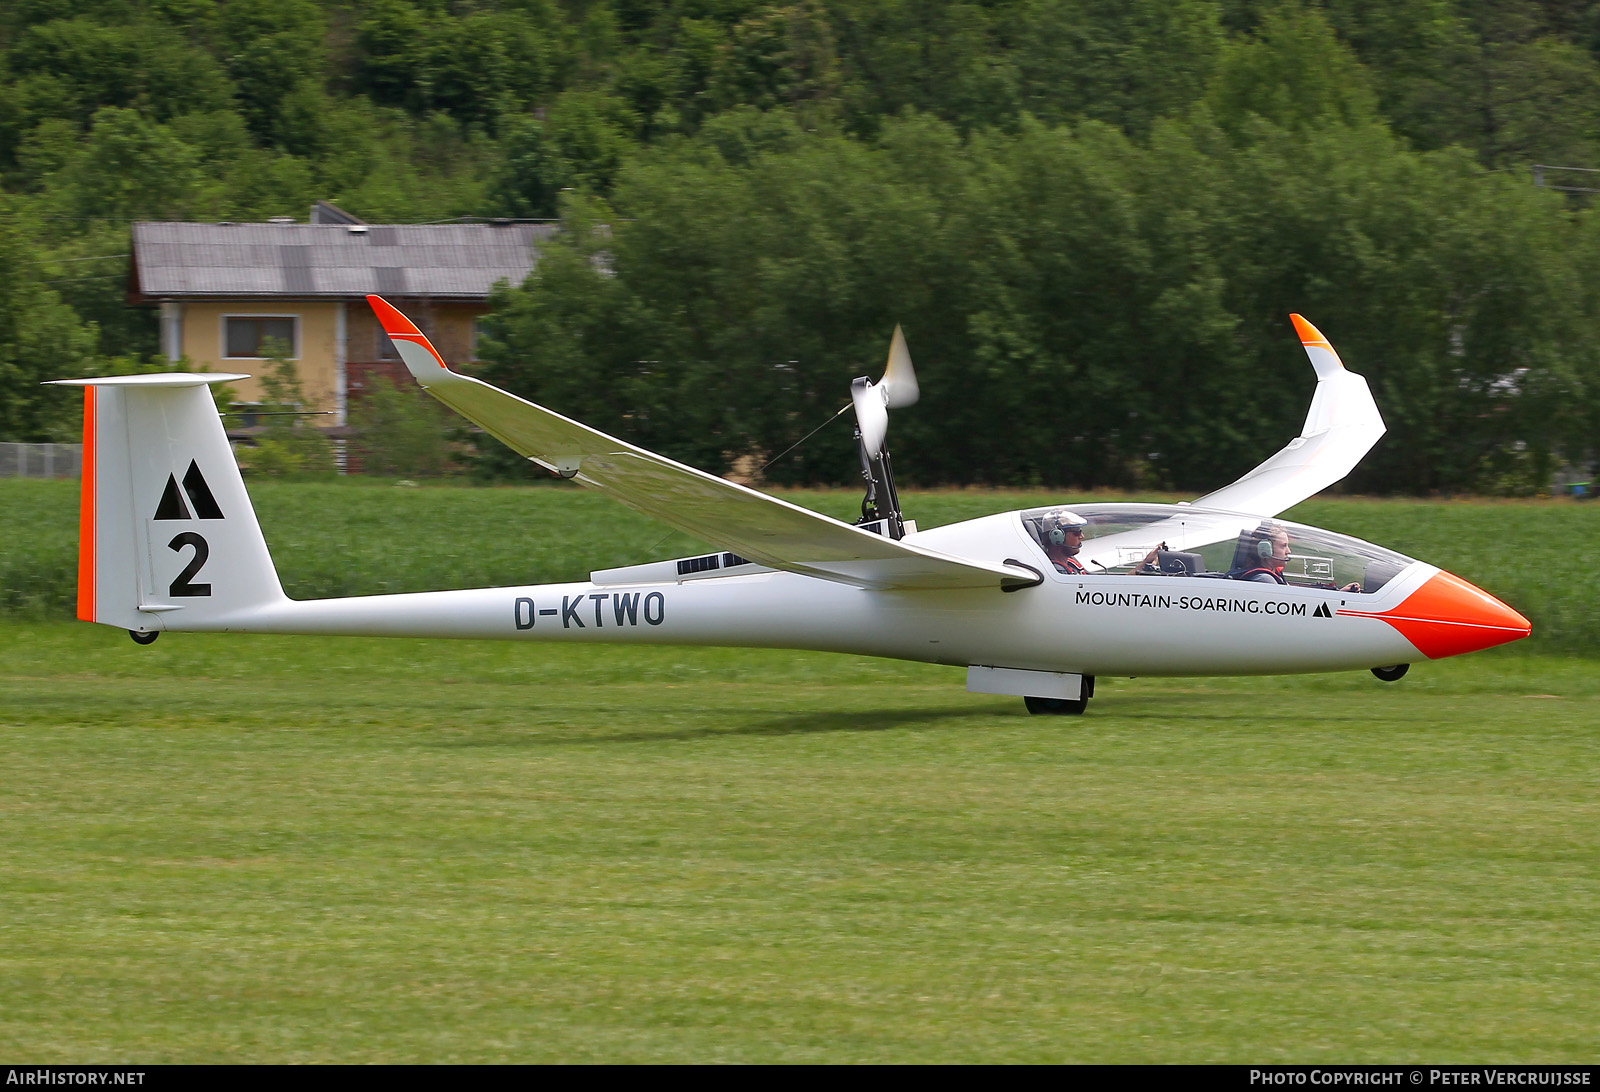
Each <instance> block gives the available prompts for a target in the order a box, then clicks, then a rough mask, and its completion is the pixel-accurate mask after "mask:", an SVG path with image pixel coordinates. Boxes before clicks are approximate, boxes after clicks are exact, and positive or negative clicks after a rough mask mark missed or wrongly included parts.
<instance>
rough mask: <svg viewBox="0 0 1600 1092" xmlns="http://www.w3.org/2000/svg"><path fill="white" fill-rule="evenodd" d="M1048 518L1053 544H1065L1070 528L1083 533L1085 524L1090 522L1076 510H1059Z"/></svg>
mask: <svg viewBox="0 0 1600 1092" xmlns="http://www.w3.org/2000/svg"><path fill="white" fill-rule="evenodd" d="M1048 519H1049V522H1050V530H1049V532H1048V537H1049V539H1050V545H1052V546H1062V545H1065V544H1066V541H1067V532H1068V531H1069V530H1072V531H1077V532H1078V533H1079V534H1082V533H1083V528H1084V525H1085V524H1087V523H1088V522H1089V521H1088V520H1086V519H1084V518H1083V517H1082V516H1080V515H1078V514H1077V513H1076V512H1057V513H1055V514H1054V515H1052V516H1050V517H1048Z"/></svg>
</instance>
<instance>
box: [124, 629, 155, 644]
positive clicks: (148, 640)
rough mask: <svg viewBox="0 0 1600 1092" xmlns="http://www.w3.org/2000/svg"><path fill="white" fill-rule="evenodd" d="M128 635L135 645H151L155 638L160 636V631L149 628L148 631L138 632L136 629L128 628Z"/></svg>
mask: <svg viewBox="0 0 1600 1092" xmlns="http://www.w3.org/2000/svg"><path fill="white" fill-rule="evenodd" d="M128 636H129V637H132V638H133V643H134V644H136V645H151V644H155V640H156V638H157V637H159V636H161V631H160V630H159V629H156V630H151V631H150V632H149V633H140V632H139V631H138V630H136V629H130V630H129V631H128Z"/></svg>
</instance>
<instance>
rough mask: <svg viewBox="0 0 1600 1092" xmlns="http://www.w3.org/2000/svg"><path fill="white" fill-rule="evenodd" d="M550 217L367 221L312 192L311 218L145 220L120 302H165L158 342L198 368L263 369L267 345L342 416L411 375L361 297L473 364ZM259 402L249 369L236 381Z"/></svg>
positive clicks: (318, 403)
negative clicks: (376, 387)
mask: <svg viewBox="0 0 1600 1092" xmlns="http://www.w3.org/2000/svg"><path fill="white" fill-rule="evenodd" d="M554 231H555V225H553V224H534V223H527V222H519V221H509V220H508V221H491V222H480V223H449V224H367V223H363V222H362V221H360V220H358V219H357V218H356V217H354V216H351V215H350V214H349V213H346V212H344V211H343V210H341V209H338V208H336V207H335V206H333V205H330V204H328V203H327V202H323V201H319V202H317V204H316V205H315V206H314V207H313V208H312V210H311V218H310V221H309V222H308V223H300V222H298V221H295V220H292V219H290V218H288V217H279V218H274V219H272V220H269V221H267V222H265V223H170V222H141V223H136V224H134V226H133V258H132V263H131V266H130V268H129V285H128V300H129V302H130V303H133V304H143V305H155V306H159V307H160V308H161V349H162V352H163V353H164V354H165V355H166V357H167V359H168V360H172V361H177V360H180V359H182V358H187V359H188V361H189V366H190V367H193V368H196V369H199V370H202V371H217V372H246V373H251V374H252V375H257V376H258V375H259V374H260V373H261V371H262V370H263V365H264V362H265V360H266V356H265V354H266V352H268V351H270V350H271V348H272V345H273V343H274V342H276V343H277V344H280V345H282V346H285V347H286V348H287V357H288V359H290V360H292V361H293V362H294V364H295V368H296V372H297V374H298V376H299V379H300V383H301V387H302V389H303V391H304V393H305V398H306V402H305V404H303V406H302V408H304V409H307V410H323V411H331V413H332V414H333V416H332V417H331V418H322V419H321V420H326V421H330V422H331V423H333V424H334V425H335V426H338V425H344V424H345V423H346V417H347V414H348V411H349V408H350V404H351V401H352V400H354V399H359V398H360V397H361V394H362V392H363V391H365V390H367V389H369V387H370V385H371V384H372V382H373V381H374V380H375V379H376V378H378V377H380V376H382V377H386V378H389V379H391V380H393V381H396V382H409V381H410V380H409V379H408V378H407V373H406V369H405V366H404V365H403V364H402V363H401V362H400V359H399V356H398V355H397V354H396V353H395V350H394V346H393V345H392V344H391V343H390V342H389V339H388V338H387V337H385V336H384V333H383V330H382V329H381V328H380V327H379V326H378V324H377V322H376V321H375V319H374V318H373V315H372V309H371V308H370V307H368V306H367V303H366V298H365V297H366V296H367V294H368V293H373V292H375V293H377V294H378V295H381V296H383V297H385V298H386V299H388V300H389V301H390V302H391V303H394V304H395V305H396V306H397V307H400V308H401V309H402V310H404V311H405V312H406V314H407V315H410V316H411V317H412V319H413V321H415V322H416V323H417V324H418V326H420V327H421V328H422V330H423V331H424V332H425V333H427V335H428V336H429V337H430V338H431V339H432V340H433V342H434V344H435V345H436V346H438V348H439V351H440V352H441V353H442V354H443V355H444V357H445V359H446V360H462V361H467V360H473V359H475V357H476V348H477V321H478V318H479V316H481V315H483V314H485V313H486V312H487V311H488V309H489V308H488V299H489V292H490V290H491V289H492V288H493V287H494V285H495V283H496V282H498V281H502V280H504V281H510V282H511V283H512V284H520V283H521V282H522V280H523V279H524V278H525V277H527V275H528V273H529V272H530V271H531V270H532V269H533V266H534V263H535V262H536V261H537V260H538V247H539V244H540V243H541V242H542V241H544V240H545V239H548V238H549V236H550V235H551V234H552V233H553V232H554ZM233 387H234V390H235V391H236V392H237V396H238V398H239V400H240V401H241V402H245V403H252V402H260V401H261V400H262V392H261V386H260V383H259V381H258V380H257V379H255V378H252V379H248V380H244V381H241V382H239V383H236V384H234V385H233Z"/></svg>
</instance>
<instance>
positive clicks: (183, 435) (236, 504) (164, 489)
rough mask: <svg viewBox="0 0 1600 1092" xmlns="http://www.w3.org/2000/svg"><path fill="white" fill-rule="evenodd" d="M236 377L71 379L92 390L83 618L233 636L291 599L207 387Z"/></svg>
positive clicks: (87, 411)
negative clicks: (261, 611) (248, 615)
mask: <svg viewBox="0 0 1600 1092" xmlns="http://www.w3.org/2000/svg"><path fill="white" fill-rule="evenodd" d="M240 378H243V377H242V376H236V375H198V374H185V373H173V374H164V375H128V376H107V377H104V378H99V379H67V380H60V381H59V382H60V383H62V384H63V385H68V386H81V387H83V388H84V391H83V494H82V502H81V508H80V512H79V540H78V617H79V618H81V619H83V620H84V621H86V622H101V623H104V624H105V625H108V626H116V627H118V628H119V629H127V630H132V631H135V632H140V633H148V632H152V631H159V630H164V629H173V630H180V629H224V628H227V624H228V619H229V618H230V617H232V616H235V615H238V614H240V613H241V612H246V611H248V610H249V609H250V608H253V607H258V606H262V605H265V604H268V603H276V602H279V601H281V600H282V599H283V597H284V596H283V587H282V585H281V584H279V582H278V574H277V571H276V570H275V569H274V568H273V567H272V558H271V557H270V556H268V554H267V543H266V540H265V539H264V538H263V537H262V535H261V525H260V524H259V523H257V522H256V514H255V510H254V509H253V508H251V506H250V498H249V496H248V495H247V494H246V493H245V489H244V479H243V478H242V477H241V476H240V474H239V464H238V463H237V462H235V461H234V458H233V451H232V449H231V448H230V447H229V446H228V437H227V435H226V433H224V432H223V429H222V419H221V418H220V417H219V416H218V415H217V409H216V406H215V404H214V403H213V402H212V400H211V394H210V392H209V391H208V390H207V389H206V386H207V384H210V383H221V382H226V381H229V380H233V379H240Z"/></svg>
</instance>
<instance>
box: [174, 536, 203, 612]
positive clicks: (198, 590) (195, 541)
mask: <svg viewBox="0 0 1600 1092" xmlns="http://www.w3.org/2000/svg"><path fill="white" fill-rule="evenodd" d="M185 546H193V547H194V557H192V558H190V559H189V564H187V565H185V566H184V567H183V572H181V573H179V574H178V579H176V580H174V581H173V582H172V586H171V587H170V588H168V589H167V594H168V595H170V596H172V597H173V598H174V599H184V598H189V599H193V598H197V597H199V596H202V595H210V594H211V585H210V584H191V583H189V578H190V577H191V576H193V575H194V574H195V573H197V572H199V571H200V568H201V566H203V565H204V564H205V563H206V558H208V557H210V556H211V547H210V546H208V545H206V540H205V539H203V538H201V537H200V536H199V535H197V534H195V533H194V532H193V531H185V532H184V533H183V534H181V535H177V536H174V538H173V540H172V541H171V542H169V543H167V549H169V550H182V549H183V548H184V547H185Z"/></svg>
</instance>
